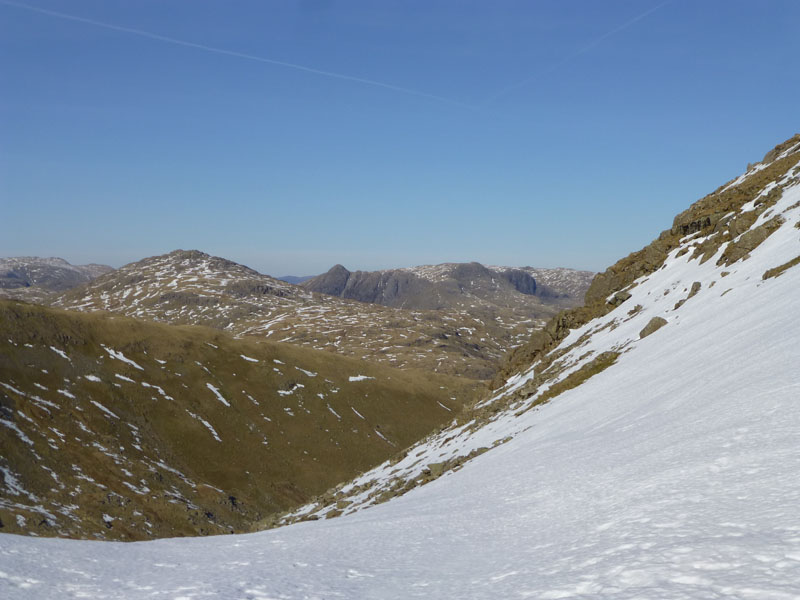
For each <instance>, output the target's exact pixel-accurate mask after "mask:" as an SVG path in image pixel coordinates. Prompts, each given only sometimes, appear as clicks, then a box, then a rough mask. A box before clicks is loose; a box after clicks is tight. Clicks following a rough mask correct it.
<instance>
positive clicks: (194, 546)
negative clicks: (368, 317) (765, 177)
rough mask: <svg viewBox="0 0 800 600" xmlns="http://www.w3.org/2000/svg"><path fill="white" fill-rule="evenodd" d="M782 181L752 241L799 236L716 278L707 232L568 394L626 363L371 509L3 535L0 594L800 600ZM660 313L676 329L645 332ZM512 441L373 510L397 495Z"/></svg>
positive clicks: (623, 316)
mask: <svg viewBox="0 0 800 600" xmlns="http://www.w3.org/2000/svg"><path fill="white" fill-rule="evenodd" d="M781 183H782V185H783V186H784V190H783V195H782V197H781V198H780V199H779V200H778V201H777V203H776V204H775V205H774V206H772V207H771V208H770V209H769V210H767V211H765V212H763V213H762V214H761V215H760V216H759V218H758V220H757V221H756V222H755V223H754V224H752V227H751V229H753V228H756V227H758V226H759V225H760V224H761V223H763V222H765V221H766V220H767V219H769V218H772V217H773V216H775V215H781V216H782V218H783V223H782V224H781V225H780V227H778V228H777V230H776V231H775V232H774V233H772V235H770V236H769V237H767V239H766V240H765V241H764V242H763V243H761V244H760V245H758V246H757V247H756V248H755V249H754V250H753V251H752V252H751V253H750V256H749V257H748V258H746V259H742V260H739V261H737V262H734V263H733V264H730V265H725V264H721V265H718V264H717V261H718V258H719V257H720V256H721V255H722V254H723V253H724V251H725V248H726V247H727V245H728V242H725V243H724V244H723V245H722V246H720V247H719V249H718V251H717V253H716V255H715V256H713V257H711V259H710V260H707V261H705V262H703V263H701V262H700V260H699V259H698V258H697V257H695V258H693V254H692V252H683V253H682V251H683V248H684V247H685V248H690V247H691V246H692V245H694V244H698V243H700V242H701V240H700V239H699V238H698V236H697V235H696V234H693V235H691V236H687V237H686V239H685V240H683V242H682V245H681V247H679V248H676V249H675V250H673V251H672V252H670V254H669V256H668V258H667V260H666V262H665V263H664V264H665V266H664V267H663V268H661V269H659V270H657V271H655V272H654V273H651V274H650V275H648V276H646V277H643V278H641V279H640V280H638V281H637V284H636V285H635V286H634V287H632V288H631V289H630V290H629V292H630V294H631V297H630V298H629V299H628V300H626V301H625V302H624V303H623V304H622V305H621V306H620V307H618V308H617V309H616V310H614V311H612V312H610V313H608V314H607V315H605V316H604V317H601V318H599V319H595V320H592V321H590V322H589V323H587V324H586V325H584V326H583V327H581V328H579V329H577V330H575V331H573V332H572V333H570V335H569V336H568V337H567V339H565V340H564V341H563V342H562V344H561V345H562V347H565V348H567V347H570V346H572V348H571V349H570V350H569V351H568V352H567V353H566V354H565V355H564V356H563V357H562V358H561V359H560V360H561V361H562V362H563V365H564V370H563V372H562V373H560V375H559V378H560V380H564V379H565V378H566V377H568V376H569V373H571V372H575V371H576V370H577V369H579V368H580V366H581V365H585V364H587V361H590V360H591V359H592V357H596V356H598V355H599V354H601V353H603V352H610V351H613V352H618V353H619V356H618V357H617V360H616V363H614V364H613V365H611V366H610V367H608V368H607V369H605V370H603V371H601V372H599V373H598V374H596V375H594V376H593V377H591V378H590V379H588V380H587V381H586V382H585V383H583V384H582V385H580V386H578V387H575V388H574V389H571V390H569V391H566V392H564V393H562V394H560V395H558V396H556V397H555V398H553V399H552V400H551V401H550V402H549V403H547V404H544V405H542V406H538V407H535V408H533V409H529V410H525V409H526V408H529V407H530V406H532V403H533V402H534V401H535V399H536V397H537V396H539V395H541V394H542V393H544V392H545V391H546V389H543V388H544V387H546V386H543V388H539V389H538V390H537V391H536V393H535V394H534V395H533V396H530V397H528V398H521V399H520V400H519V402H517V403H516V404H513V405H512V406H511V408H510V409H508V410H505V411H502V412H500V413H498V414H497V415H496V416H495V417H493V418H492V419H491V420H489V421H488V422H487V424H485V425H484V426H483V427H481V428H479V429H477V430H476V431H471V430H470V428H469V427H465V426H460V427H454V428H453V429H451V430H447V431H445V432H443V433H442V434H441V435H439V436H434V437H432V438H431V439H429V440H427V441H426V442H424V443H423V444H421V445H420V446H418V447H416V448H414V449H412V450H411V451H410V452H409V454H408V456H407V457H406V458H405V459H403V460H402V461H400V462H399V463H396V464H389V463H387V464H385V465H383V466H382V467H379V468H378V469H376V470H374V471H372V472H370V473H368V474H365V475H364V476H363V477H362V478H361V481H360V483H359V484H358V485H353V486H350V487H351V489H350V491H351V492H353V494H354V495H353V497H352V499H351V502H352V504H351V505H350V510H353V511H354V512H353V514H349V515H346V516H343V517H340V518H336V519H330V520H327V519H326V520H319V521H313V522H305V523H298V524H295V525H290V526H288V527H283V528H280V529H276V530H272V531H267V532H262V533H258V534H250V535H240V536H224V537H223V536H220V537H214V538H205V539H168V540H159V541H155V542H143V543H133V544H119V543H108V542H105V543H100V542H76V541H67V540H53V539H48V540H44V539H32V538H23V537H17V536H3V537H2V538H0V596H2V597H4V598H11V599H14V598H54V597H59V598H61V597H63V598H67V597H92V598H153V597H156V598H202V597H219V598H253V599H255V598H308V599H311V598H381V599H383V598H416V597H424V598H541V599H557V598H614V599H623V598H650V599H656V598H665V599H666V598H670V599H673V598H698V599H699V598H753V599H759V600H761V599H778V600H783V599H787V600H788V599H790V598H798V597H800V478H798V476H797V474H798V473H800V443H798V440H800V405H799V404H798V403H799V402H800V370H798V368H797V367H798V365H800V344H798V341H800V319H798V318H797V317H798V315H800V295H799V294H798V289H800V266H797V267H793V268H787V269H786V270H785V271H784V272H783V273H782V274H781V275H779V276H778V277H769V278H766V279H764V278H763V276H764V274H765V272H766V271H768V270H769V269H773V268H775V267H778V266H780V265H785V264H787V263H789V262H790V261H792V260H793V259H796V258H797V257H798V256H800V230H799V229H798V226H797V224H798V222H800V185H798V171H797V169H795V170H794V171H793V172H792V173H791V174H790V175H787V176H786V177H785V178H784V179H783V180H782V181H781ZM747 208H748V207H745V210H746V209H747ZM694 282H699V283H700V284H701V285H700V289H699V291H698V292H697V293H696V294H695V295H693V296H692V297H688V296H689V289H690V288H691V287H693V285H692V284H693V283H694ZM679 300H685V302H683V303H681V304H680V305H676V304H677V302H676V301H679ZM636 306H639V307H640V308H639V309H638V310H636V309H635V307H636ZM632 309H633V310H632ZM653 317H661V318H664V319H665V320H666V325H665V326H663V327H662V328H661V329H658V330H657V331H655V332H654V333H652V334H651V335H648V336H646V337H641V335H640V332H641V330H642V329H643V328H644V327H645V325H647V324H648V323H649V322H650V320H651V319H652V318H653ZM532 377H533V373H532V372H525V371H523V372H522V373H520V374H518V375H517V376H515V377H513V378H512V379H511V380H510V381H509V383H508V384H507V385H506V386H505V387H504V388H503V389H501V390H500V391H499V392H498V395H497V397H495V398H493V399H491V400H490V401H489V403H491V402H497V401H498V400H499V399H501V398H502V397H503V396H511V395H513V394H515V393H516V392H518V391H519V390H520V389H522V387H523V386H524V385H525V383H526V382H527V381H531V378H532ZM551 385H552V384H551ZM507 438H510V439H507ZM506 439H507V441H505V443H502V444H500V445H498V446H497V447H495V448H493V449H491V450H490V451H488V452H485V453H483V454H481V455H480V456H477V457H476V458H474V459H473V460H471V461H469V462H468V463H467V464H465V465H464V466H463V468H461V469H459V470H455V471H451V472H448V473H446V474H445V475H443V476H442V477H440V478H439V479H436V480H435V481H433V482H432V483H430V484H428V485H425V486H422V487H417V488H415V489H413V490H411V491H410V492H409V493H407V494H406V495H404V496H401V497H398V498H394V499H392V500H391V501H389V502H387V503H385V504H381V505H379V506H375V507H373V508H369V509H368V510H360V509H361V508H363V507H364V506H368V505H370V504H372V503H374V501H375V497H374V496H373V497H370V493H369V492H370V489H373V488H374V489H378V490H379V489H380V486H381V485H382V482H383V483H385V482H387V481H389V480H390V479H392V478H395V479H397V478H405V479H406V480H412V479H413V478H414V477H416V476H417V475H419V474H420V473H421V472H423V471H424V468H425V467H426V465H430V464H431V463H433V462H435V460H439V461H442V460H444V459H445V458H446V457H447V456H450V455H454V454H455V453H457V452H460V453H462V454H463V453H465V452H469V451H470V450H471V449H478V448H486V447H490V446H493V445H494V444H495V442H498V441H501V440H506ZM356 509H359V510H356ZM326 510H328V508H325V509H320V508H319V507H308V508H307V509H306V513H309V512H311V511H316V512H317V514H324V512H325V511H326Z"/></svg>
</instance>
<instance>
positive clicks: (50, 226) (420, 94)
mask: <svg viewBox="0 0 800 600" xmlns="http://www.w3.org/2000/svg"><path fill="white" fill-rule="evenodd" d="M56 13H58V14H56ZM798 23H800V2H798V1H795V0H784V1H781V0H764V1H761V2H753V1H751V0H747V1H740V0H719V1H713V0H706V1H702V0H672V1H669V2H661V1H660V0H639V1H633V0H613V1H612V0H609V1H603V2H601V1H599V0H549V1H534V0H528V1H522V0H520V1H505V0H497V1H492V2H487V1H469V0H467V1H456V0H451V1H446V2H445V1H437V0H424V1H421V0H420V1H405V2H375V1H374V0H369V1H355V0H354V1H335V0H305V1H296V2H291V1H288V0H282V1H277V0H275V1H261V0H238V1H235V2H234V1H223V0H214V1H212V0H136V1H134V0H128V1H121V0H69V1H67V0H60V1H59V0H25V2H22V1H20V2H17V1H16V0H14V1H13V2H12V1H10V0H0V256H18V255H39V256H61V257H63V258H66V259H67V260H69V261H70V262H73V263H85V262H102V263H108V264H111V265H113V266H120V265H122V264H124V263H126V262H130V261H134V260H138V259H140V258H143V257H145V256H152V255H155V254H162V253H164V252H168V251H170V250H173V249H176V248H184V249H190V248H196V249H200V250H203V251H206V252H209V253H212V254H216V255H219V256H224V257H226V258H229V259H232V260H235V261H238V262H243V263H245V264H247V265H249V266H251V267H254V268H256V269H258V270H260V271H262V272H265V273H269V274H273V275H284V274H294V275H307V274H315V273H319V272H322V271H324V270H327V269H328V268H329V267H330V266H331V265H333V264H335V263H342V264H344V265H345V266H347V267H348V268H350V269H376V268H389V267H399V266H410V265H415V264H429V263H439V262H446V261H470V260H477V261H479V262H483V263H486V264H506V265H520V266H521V265H532V266H549V267H555V266H569V267H574V268H585V269H592V270H601V269H604V268H605V267H607V266H608V265H610V264H611V263H613V262H614V261H616V260H617V259H619V258H621V257H622V256H625V255H626V254H628V253H630V252H632V251H635V250H637V249H639V248H640V247H642V246H643V245H645V244H647V243H648V242H649V241H650V240H651V239H653V238H654V237H655V236H656V235H658V233H659V232H660V231H661V230H663V229H665V228H667V227H669V226H670V224H671V222H672V218H673V216H674V215H675V214H677V213H678V212H680V211H682V210H683V209H685V208H686V207H688V205H689V204H690V203H691V202H693V201H694V200H696V199H697V198H699V197H701V196H703V195H705V194H706V193H709V192H711V191H713V190H714V189H715V188H716V187H718V186H719V185H721V184H722V183H724V182H725V181H727V180H729V179H731V178H733V177H735V176H737V175H738V174H739V173H740V172H742V171H743V170H744V169H745V167H746V165H747V163H748V162H755V161H757V160H759V159H760V158H761V157H762V156H763V154H764V153H765V152H766V151H767V150H769V149H770V148H772V147H773V146H774V145H775V144H777V143H779V142H781V141H783V140H784V139H786V138H788V137H790V136H791V135H793V134H794V133H796V132H798V131H800V119H799V118H798V117H800V111H799V110H798V106H800V105H799V104H798V102H799V101H800V35H798ZM292 65H294V66H292Z"/></svg>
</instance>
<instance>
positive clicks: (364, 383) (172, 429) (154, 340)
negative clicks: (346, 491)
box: [0, 300, 474, 540]
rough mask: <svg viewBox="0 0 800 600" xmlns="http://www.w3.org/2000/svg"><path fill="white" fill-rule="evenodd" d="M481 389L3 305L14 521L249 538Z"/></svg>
mask: <svg viewBox="0 0 800 600" xmlns="http://www.w3.org/2000/svg"><path fill="white" fill-rule="evenodd" d="M473 386H474V382H472V383H470V382H469V381H468V380H465V381H458V380H455V379H453V378H449V377H445V376H439V375H436V374H433V373H425V374H424V376H420V374H419V373H415V372H412V371H407V372H404V371H399V370H397V369H390V368H387V367H383V366H380V365H376V364H369V363H365V362H360V361H355V360H352V359H349V358H345V357H340V356H336V355H332V354H330V353H324V352H316V351H313V350H309V349H304V348H297V347H294V346H292V345H289V344H274V343H270V342H267V341H264V340H258V339H255V338H252V337H248V338H246V339H243V340H235V339H233V338H232V337H231V336H229V335H228V334H225V333H223V332H219V331H215V330H213V329H207V328H199V327H174V326H166V325H159V324H153V323H141V322H137V321H135V320H133V319H128V318H124V317H119V316H115V315H109V314H107V313H106V314H85V313H75V312H67V311H61V310H54V309H50V308H45V307H40V306H34V305H30V304H23V303H19V302H16V301H13V300H0V528H2V531H3V532H26V533H35V534H37V535H60V536H70V537H90V538H103V539H128V540H129V539H144V538H151V537H164V536H174V535H202V534H213V533H228V532H231V531H247V530H250V529H251V528H252V527H254V526H255V523H256V522H257V521H259V520H262V519H265V518H267V517H268V516H269V515H270V514H271V513H274V512H276V511H283V510H286V509H287V508H291V507H293V506H297V505H298V504H300V503H302V502H306V501H309V500H311V498H312V497H313V496H314V495H316V494H319V493H321V492H323V491H325V490H326V489H327V488H329V487H330V486H332V485H334V484H335V483H337V482H339V481H343V480H345V479H347V478H350V477H353V476H354V475H356V474H357V473H359V472H361V471H363V470H364V469H367V468H369V467H371V466H373V465H375V464H377V463H379V462H380V461H381V460H383V459H385V458H387V457H389V456H391V455H392V454H394V453H395V452H397V451H398V450H399V449H401V448H403V447H405V446H407V445H409V444H411V443H413V442H414V441H416V440H417V439H419V438H420V437H422V436H423V435H425V434H426V433H428V432H430V431H431V430H432V429H433V428H435V427H439V426H442V425H444V424H446V423H447V422H449V421H450V420H451V419H452V417H453V415H455V414H457V412H458V411H459V410H460V408H461V406H462V404H463V403H464V401H465V400H466V399H467V398H469V396H470V392H471V390H472V388H473Z"/></svg>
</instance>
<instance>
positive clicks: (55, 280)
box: [0, 256, 114, 292]
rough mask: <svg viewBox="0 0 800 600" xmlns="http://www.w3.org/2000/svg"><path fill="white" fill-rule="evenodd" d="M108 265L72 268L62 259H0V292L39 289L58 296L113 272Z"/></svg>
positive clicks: (31, 257)
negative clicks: (28, 288)
mask: <svg viewBox="0 0 800 600" xmlns="http://www.w3.org/2000/svg"><path fill="white" fill-rule="evenodd" d="M113 270H114V269H113V267H109V266H107V265H97V264H88V265H71V264H70V263H68V262H67V261H66V260H64V259H63V258H39V257H38V256H19V257H14V258H0V288H5V289H18V288H27V287H31V286H38V287H40V288H43V289H45V290H49V291H55V292H60V291H64V290H68V289H70V288H73V287H75V286H78V285H81V284H84V283H88V282H89V281H91V280H92V279H95V278H96V277H99V276H100V275H104V274H105V273H109V272H111V271H113Z"/></svg>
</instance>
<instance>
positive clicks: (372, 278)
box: [302, 262, 591, 310]
mask: <svg viewBox="0 0 800 600" xmlns="http://www.w3.org/2000/svg"><path fill="white" fill-rule="evenodd" d="M540 275H541V276H542V277H544V278H548V277H549V278H550V280H551V281H552V283H550V284H549V285H547V284H542V283H541V282H539V281H537V277H538V276H540ZM590 277H591V273H588V272H586V271H573V270H571V269H534V268H532V267H524V268H510V267H486V266H484V265H482V264H480V263H477V262H471V263H445V264H442V265H431V266H422V267H413V268H406V269H390V270H386V271H355V272H351V271H348V270H347V269H346V268H345V267H343V266H342V265H336V266H334V267H333V268H331V269H330V271H328V272H327V273H323V274H322V275H318V276H317V277H314V278H312V279H310V280H309V281H306V282H305V283H303V284H302V285H303V287H305V288H306V289H309V290H312V291H315V292H319V293H322V294H329V295H332V296H339V297H340V298H348V299H351V300H358V301H359V302H371V303H374V304H382V305H384V306H392V307H396V308H411V309H419V310H443V309H449V308H453V307H455V306H465V305H467V304H470V303H473V302H474V298H479V299H481V300H483V301H488V302H491V303H493V304H497V305H500V306H512V305H514V304H515V303H519V302H522V303H530V302H531V299H519V296H520V295H522V296H531V297H535V298H536V300H537V301H538V303H539V304H542V305H559V306H570V305H572V306H574V305H575V304H577V303H579V302H580V301H581V300H582V298H583V294H584V293H585V291H586V288H587V287H588V283H589V279H590Z"/></svg>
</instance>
